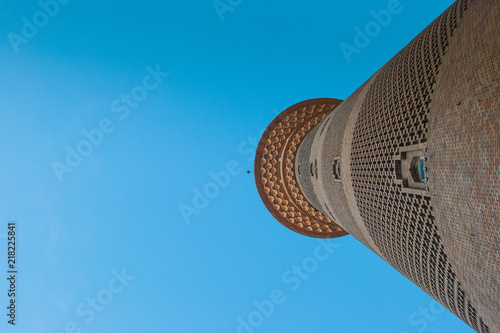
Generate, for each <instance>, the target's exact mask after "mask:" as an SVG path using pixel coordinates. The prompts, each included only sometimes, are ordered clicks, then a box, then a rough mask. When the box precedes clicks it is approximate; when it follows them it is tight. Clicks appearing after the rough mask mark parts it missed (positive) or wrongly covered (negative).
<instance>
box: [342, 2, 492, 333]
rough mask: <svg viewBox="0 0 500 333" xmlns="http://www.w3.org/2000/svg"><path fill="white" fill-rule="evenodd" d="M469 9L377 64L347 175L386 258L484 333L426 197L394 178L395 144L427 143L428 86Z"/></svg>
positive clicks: (458, 9) (450, 13)
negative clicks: (389, 59) (413, 191)
mask: <svg viewBox="0 0 500 333" xmlns="http://www.w3.org/2000/svg"><path fill="white" fill-rule="evenodd" d="M467 7H468V1H466V0H463V1H458V2H456V3H455V4H454V5H453V6H451V7H450V8H449V9H448V10H447V11H446V12H445V13H443V14H442V15H441V16H440V17H439V18H438V19H437V20H436V21H434V22H433V23H432V24H431V25H430V26H429V27H427V28H426V29H425V30H424V31H423V32H422V33H421V34H420V35H418V36H417V37H416V38H415V39H414V40H413V41H412V42H411V43H410V44H408V46H407V47H405V48H404V49H403V50H402V51H401V52H400V53H398V54H397V55H396V56H395V57H394V58H393V59H392V60H391V61H390V62H388V63H387V64H386V65H385V66H384V68H383V69H382V70H381V72H380V75H378V77H377V78H376V79H375V81H374V84H373V86H372V87H371V88H370V90H369V91H368V94H367V96H366V99H365V101H364V102H363V105H362V108H361V110H360V113H359V117H358V120H357V122H356V127H355V130H354V134H353V143H352V152H351V173H352V174H351V175H352V182H353V187H354V191H355V197H356V202H357V206H358V208H359V211H360V214H361V216H362V218H363V221H364V222H365V224H366V226H367V228H368V230H369V232H370V235H371V236H372V238H373V240H374V241H375V243H376V245H377V246H378V247H379V249H380V250H381V251H382V253H383V254H384V256H385V257H386V258H387V261H388V262H389V263H390V264H391V265H392V266H394V267H395V268H396V269H397V270H398V271H400V272H401V273H402V274H403V275H405V276H406V277H408V278H409V279H411V280H412V281H413V282H414V283H415V284H417V285H418V286H419V287H420V288H422V289H423V290H424V291H426V292H427V293H428V294H430V295H431V296H432V297H434V298H435V299H436V300H438V301H440V303H441V304H443V305H444V306H446V307H447V308H448V309H449V310H450V311H452V312H453V313H455V314H456V315H457V316H458V317H460V318H461V319H462V320H463V321H464V322H466V323H468V324H469V325H470V326H471V327H472V328H473V329H475V330H476V331H478V332H483V333H486V332H489V329H488V327H487V326H486V324H485V323H484V322H483V319H482V318H481V317H480V315H479V314H478V313H477V311H476V309H474V307H473V306H472V305H471V302H470V300H469V299H468V298H467V297H466V295H465V293H464V291H463V288H462V286H461V284H460V283H459V282H458V281H457V278H456V274H455V273H454V272H453V268H452V266H451V265H450V263H449V261H448V259H447V256H446V253H445V252H444V247H443V245H442V243H441V239H440V236H439V235H438V229H437V226H436V224H435V221H434V219H435V218H434V216H433V209H432V202H431V198H430V197H429V196H426V195H418V194H414V193H406V192H404V191H403V190H402V185H401V183H399V184H398V182H397V181H396V179H397V178H398V177H397V176H398V175H397V170H396V160H397V158H395V156H397V155H399V154H400V149H402V148H403V147H407V146H412V145H420V144H424V143H426V141H427V130H428V126H427V124H428V115H429V104H430V102H431V96H432V93H433V84H434V83H435V81H436V76H437V74H438V71H439V67H440V64H441V61H442V58H443V56H444V54H445V52H446V48H447V46H448V44H449V40H450V38H451V37H452V36H453V34H454V30H455V29H456V28H457V27H458V24H459V23H460V20H461V18H462V16H463V15H464V13H465V12H466V10H467Z"/></svg>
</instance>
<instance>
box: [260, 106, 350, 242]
mask: <svg viewBox="0 0 500 333" xmlns="http://www.w3.org/2000/svg"><path fill="white" fill-rule="evenodd" d="M341 102H342V101H340V100H338V99H331V98H319V99H311V100H307V101H303V102H300V103H298V104H295V105H293V106H291V107H289V108H288V109H286V110H285V111H283V112H282V113H280V114H279V115H278V116H277V117H276V118H275V119H274V120H273V121H272V122H271V124H270V125H269V126H268V127H267V129H266V130H265V131H264V134H263V135H262V138H261V139H260V142H259V145H258V146H257V152H256V155H255V182H256V184H257V190H258V192H259V195H260V197H261V199H262V201H263V202H264V204H265V205H266V207H267V209H268V210H269V211H270V212H271V214H273V216H274V217H275V218H276V219H277V220H278V221H279V222H280V223H281V224H283V225H284V226H285V227H287V228H288V229H291V230H293V231H295V232H298V233H300V234H302V235H305V236H310V237H316V238H335V237H341V236H345V235H347V234H348V233H347V232H346V231H345V230H343V229H342V228H341V227H340V226H338V225H337V224H336V223H335V221H332V220H331V219H329V218H328V217H326V216H325V215H323V213H321V212H320V211H319V210H317V209H316V208H314V207H313V205H311V203H310V202H309V201H307V199H306V198H305V196H304V193H302V190H301V189H300V187H299V185H298V181H297V177H296V170H295V158H296V154H297V151H298V148H299V146H300V144H301V143H302V141H303V140H304V138H305V137H306V135H307V133H309V132H310V131H311V130H312V129H313V128H314V127H315V126H316V125H317V124H318V123H319V122H321V120H323V119H324V118H325V116H326V115H328V114H329V113H330V112H332V111H333V110H334V109H335V108H336V107H337V106H338V105H339V104H340V103H341ZM299 172H300V171H299Z"/></svg>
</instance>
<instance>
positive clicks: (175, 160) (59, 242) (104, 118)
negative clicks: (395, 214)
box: [0, 0, 472, 333]
mask: <svg viewBox="0 0 500 333" xmlns="http://www.w3.org/2000/svg"><path fill="white" fill-rule="evenodd" d="M228 1H229V0H223V1H222V2H221V3H219V4H218V6H219V11H220V15H219V14H218V13H217V10H216V9H215V8H214V5H213V2H212V1H211V0H206V1H189V2H187V1H140V2H139V1H82V0H72V1H67V0H65V1H62V0H61V2H67V3H65V4H60V5H59V8H58V9H57V8H56V7H54V6H52V7H51V6H48V7H46V10H47V11H48V12H50V14H52V16H50V15H47V14H43V12H42V13H40V11H41V10H43V9H42V7H41V5H40V4H38V3H37V2H36V1H16V0H3V1H0V22H2V23H1V25H0V27H1V31H0V34H1V35H2V36H3V38H2V39H1V42H0V64H1V68H2V73H1V74H2V75H1V80H0V115H1V124H2V131H0V137H1V140H0V156H2V157H3V158H2V163H1V164H0V178H1V179H0V184H1V186H0V212H1V217H0V241H1V244H2V245H1V246H0V248H1V249H2V250H1V251H0V262H2V265H1V266H0V272H1V273H0V276H4V274H5V276H6V275H7V274H6V270H7V267H6V262H7V258H6V256H7V254H6V249H5V248H6V240H5V238H4V237H5V233H6V231H7V223H8V221H10V220H16V221H17V235H18V238H17V239H18V241H17V244H16V253H17V260H18V261H17V269H18V271H19V272H18V276H17V293H18V294H17V296H18V297H17V299H16V305H17V317H16V326H17V327H15V328H13V327H11V325H9V324H7V319H8V318H7V317H6V312H7V310H6V306H7V304H8V301H9V300H8V297H7V289H8V285H7V281H6V279H5V278H2V279H1V281H2V282H1V283H0V305H1V306H0V308H1V309H4V310H0V315H1V316H0V318H3V319H2V320H0V330H1V331H2V332H14V330H17V331H16V332H44V333H61V332H172V333H178V332H179V333H183V332H209V333H211V332H220V333H230V332H244V333H250V332H256V333H257V332H259V333H260V332H273V333H276V332H287V333H290V332H301V333H302V332H342V333H343V332H360V333H361V332H362V333H365V332H384V333H386V332H394V333H402V332H406V333H414V332H415V333H416V332H427V333H431V332H439V333H442V332H472V330H471V329H470V328H468V326H466V325H465V324H463V323H462V322H461V321H460V320H459V319H457V318H456V317H455V316H454V315H452V314H450V313H449V312H447V311H444V312H441V311H440V309H439V308H437V307H435V306H434V304H433V303H432V302H431V301H432V299H431V298H430V297H429V296H427V295H426V294H425V293H423V292H422V291H420V289H418V288H417V287H415V286H414V285H413V284H412V283H411V282H410V281H408V280H407V279H406V278H404V277H403V276H401V275H400V274H399V273H398V272H396V271H395V270H394V269H393V268H392V267H390V266H389V265H388V264H386V263H385V262H384V261H382V260H381V259H380V258H378V257H377V256H376V255H374V254H373V253H371V252H370V250H368V249H367V248H365V247H364V246H363V245H361V244H360V243H359V242H358V241H357V240H356V239H354V238H353V237H351V236H347V237H343V238H340V239H337V240H334V241H332V242H330V243H329V244H330V246H331V247H328V246H327V248H318V246H320V244H319V243H318V241H317V240H315V239H312V238H306V237H303V236H300V235H297V234H294V233H293V232H291V231H289V230H288V229H286V228H284V227H282V226H281V225H280V224H279V223H278V222H276V221H275V220H274V219H273V218H272V216H271V215H270V214H269V213H268V212H267V210H266V208H265V207H264V205H263V204H262V203H261V201H260V198H259V196H258V194H257V192H256V189H255V186H254V180H253V175H247V174H246V170H248V169H252V167H253V152H254V149H255V140H256V137H257V136H258V135H259V132H260V131H261V129H263V128H264V127H265V126H267V124H268V123H269V122H270V121H271V120H272V119H273V117H274V116H275V115H276V112H277V110H282V109H283V108H286V107H288V106H289V105H292V104H294V103H296V102H299V101H302V100H304V99H309V98H316V97H332V98H340V99H345V98H346V97H347V96H349V94H350V93H352V92H353V91H354V90H355V89H356V88H357V87H358V86H360V85H361V84H362V83H363V82H364V81H365V80H367V79H368V78H369V77H370V76H371V75H372V74H373V73H374V72H375V71H376V70H378V69H379V68H380V67H381V66H382V65H383V64H384V63H386V62H387V61H388V60H389V59H390V58H391V57H392V56H393V55H394V54H395V53H397V52H398V51H399V50H400V49H401V48H402V47H403V46H405V45H406V44H407V43H408V42H409V41H410V40H411V39H412V38H413V37H414V36H416V34H417V33H418V32H420V31H421V30H422V29H423V28H425V27H426V26H427V25H428V24H429V23H430V22H431V21H432V20H433V19H434V18H436V17H437V16H438V15H439V14H440V13H441V12H443V11H444V10H445V9H446V8H447V7H448V6H449V5H450V4H451V3H452V1H451V0H446V1H444V0H443V1H430V0H419V1H410V0H401V2H400V4H399V6H398V7H396V8H397V13H394V14H392V15H391V18H390V20H388V21H387V20H386V22H383V23H384V25H385V26H383V27H380V29H379V30H380V31H376V30H374V31H372V33H371V34H372V36H373V37H371V40H370V42H369V43H366V44H368V45H361V46H363V47H360V48H358V51H359V52H358V53H354V54H352V55H351V56H350V59H349V60H350V62H348V61H347V59H346V57H345V56H344V54H343V53H342V51H341V48H340V46H339V45H340V44H341V43H346V44H350V45H353V46H355V45H354V37H355V34H356V32H355V27H360V28H362V29H364V28H365V27H366V25H367V24H369V23H370V22H371V21H373V20H374V17H373V16H372V14H371V11H375V12H379V11H380V10H383V9H387V8H388V6H390V5H391V2H390V1H387V0H376V1H375V0H370V1H368V0H365V1H280V2H278V1H274V2H273V1H248V0H244V1H239V0H231V1H229V2H228ZM48 2H50V1H48ZM231 3H232V5H230V4H231ZM224 6H226V7H224ZM227 6H229V7H227ZM224 10H225V11H224ZM222 11H224V12H222ZM23 17H24V18H25V19H23ZM221 18H222V19H223V20H221ZM386 19H387V18H386ZM34 23H36V24H38V25H39V27H37V26H36V25H33V26H32V24H34ZM30 28H31V30H30ZM374 29H376V27H375V28H374ZM358 44H359V43H358ZM358 46H359V45H358ZM151 72H152V73H155V72H156V73H155V74H154V75H152V74H151ZM167 72H168V73H169V74H168V75H167V74H166V73H167ZM131 95H132V97H130V96H131ZM134 96H135V97H134ZM127 98H128V100H127ZM134 98H135V100H134ZM95 129H99V132H98V131H95ZM85 131H87V132H86V133H87V135H90V136H92V141H94V143H92V142H91V141H89V139H87V138H86V135H85V134H84V132H85ZM99 133H101V134H99ZM79 151H80V152H81V154H84V155H86V156H83V157H82V156H80V157H77V156H75V154H80V153H79ZM67 155H70V156H67ZM66 159H68V161H67V160H66ZM228 167H229V169H230V171H232V174H230V175H229V177H222V176H220V175H221V173H220V172H221V171H224V172H226V171H225V170H226V169H227V168H228ZM214 174H219V176H220V177H222V178H220V179H219V183H220V185H217V186H214V185H213V184H216V183H215V182H214V181H213V180H212V176H213V175H214ZM211 175H212V176H211ZM223 178H224V179H223ZM210 183H212V185H210ZM205 187H206V188H205ZM198 190H199V191H202V192H203V191H204V190H207V191H209V195H210V196H211V198H208V199H206V200H203V199H200V198H198V197H197V196H196V194H195V193H197V192H196V191H198ZM193 200H195V201H196V202H195V203H193ZM181 210H182V211H184V212H185V216H183V215H182V213H181ZM186 212H188V213H186ZM188 222H189V223H188ZM1 237H3V238H1ZM332 244H333V245H332ZM334 247H335V248H334ZM327 250H330V251H331V253H330V252H328V251H327ZM315 253H316V255H317V256H316V257H315ZM318 258H321V260H319V259H318ZM297 267H299V268H297ZM301 267H302V268H301ZM304 269H306V271H308V272H305V271H304ZM123 270H125V271H123ZM116 276H119V279H117V278H116ZM254 301H257V303H255V302H254ZM273 301H274V302H275V303H273V305H272V306H271V305H270V303H269V302H273ZM256 304H259V305H256ZM259 307H260V310H259ZM420 310H423V311H424V312H425V311H427V314H426V315H423V314H421V313H420V312H419V311H420ZM429 310H430V312H429ZM435 313H438V314H437V315H434V314H435ZM239 318H241V319H239ZM242 322H243V324H242Z"/></svg>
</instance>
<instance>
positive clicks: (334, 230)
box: [255, 0, 500, 333]
mask: <svg viewBox="0 0 500 333" xmlns="http://www.w3.org/2000/svg"><path fill="white" fill-rule="evenodd" d="M499 36H500V1H497V0H459V1H457V2H456V3H454V4H453V5H452V6H451V7H450V8H448V9H447V10H446V11H445V12H444V13H443V14H442V15H441V16H439V17H438V18H437V19H436V20H435V21H434V22H433V23H431V24H430V25H429V26H428V27H427V28H426V29H425V30H424V31H422V32H421V33H420V34H419V35H418V36H417V37H416V38H415V39H414V40H413V41H411V42H410V43H409V44H408V45H407V46H406V47H405V48H404V49H403V50H401V51H400V52H399V53H398V54H397V55H396V56H395V57H394V58H392V59H391V60H390V61H389V62H388V63H387V64H385V65H384V66H383V67H382V68H381V69H380V70H379V71H377V72H376V73H375V74H374V75H373V76H372V77H371V78H370V79H369V80H368V81H366V82H365V83H364V84H363V85H362V86H361V87H360V88H358V89H357V90H356V91H355V92H354V93H353V94H352V95H351V96H349V97H348V98H347V99H346V100H345V101H340V100H337V99H329V98H320V99H312V100H307V101H303V102H300V103H298V104H295V105H293V106H291V107H290V108H288V109H286V110H285V111H283V112H282V113H281V114H280V115H278V116H277V117H276V119H274V120H273V121H272V122H271V124H270V125H269V126H268V128H267V129H266V131H265V132H264V134H263V136H262V138H261V140H260V143H259V145H258V147H257V153H256V158H255V181H256V184H257V189H258V192H259V194H260V196H261V198H262V201H263V202H264V204H265V206H266V207H267V209H268V210H269V211H270V212H271V213H272V215H273V216H274V217H275V218H276V219H277V220H278V221H279V222H280V223H281V224H283V225H284V226H286V227H287V228H289V229H291V230H293V231H295V232H298V233H300V234H303V235H306V236H310V237H318V238H333V237H340V236H344V235H347V234H350V235H352V236H353V237H354V238H356V239H357V240H359V241H360V242H362V243H363V244H364V245H366V246H367V247H369V248H370V249H371V250H372V251H374V252H375V253H377V254H378V255H379V256H380V257H381V258H383V259H384V260H385V261H387V262H388V263H389V264H390V265H391V266H393V267H394V268H396V269H397V270H398V271H399V272H400V273H401V274H403V275H404V276H406V277H407V278H408V279H410V280H411V281H413V282H414V283H415V284H416V285H418V286H419V287H420V288H421V289H422V290H424V291H425V292H427V293H428V294H429V295H431V296H432V297H433V298H434V299H436V300H437V301H438V302H440V303H441V304H442V305H443V306H445V307H446V308H447V309H449V310H450V311H451V312H453V313H454V314H455V315H457V316H458V317H459V318H461V319H462V320H463V321H464V322H465V323H467V324H468V325H469V326H471V327H472V328H473V329H474V330H476V331H477V332H482V333H486V332H499V333H500V82H499V81H500V41H499V38H500V37H499Z"/></svg>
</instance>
